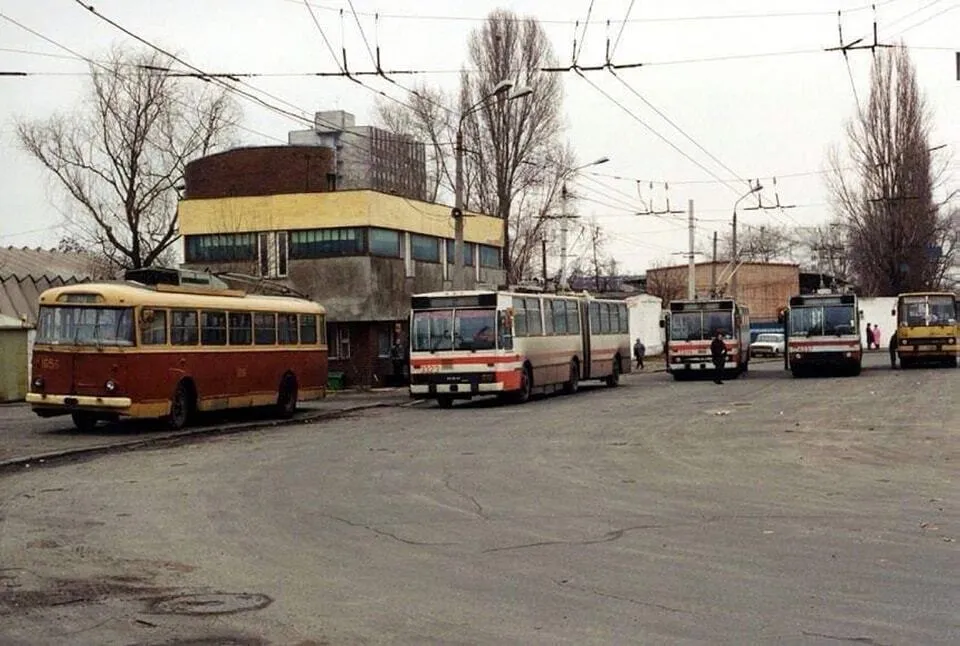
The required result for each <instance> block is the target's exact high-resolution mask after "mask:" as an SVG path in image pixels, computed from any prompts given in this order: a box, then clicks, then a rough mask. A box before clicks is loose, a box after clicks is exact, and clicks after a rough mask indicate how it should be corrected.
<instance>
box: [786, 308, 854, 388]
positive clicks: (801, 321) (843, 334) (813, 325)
mask: <svg viewBox="0 0 960 646" xmlns="http://www.w3.org/2000/svg"><path fill="white" fill-rule="evenodd" d="M783 319H784V326H783V327H784V330H785V331H786V339H787V343H786V351H785V352H784V362H785V364H786V367H787V368H789V369H790V372H792V373H793V376H794V377H800V376H804V375H809V374H815V373H820V372H827V371H833V372H837V371H839V372H842V373H845V374H848V375H851V376H856V375H859V374H860V369H861V365H862V360H863V347H862V346H861V344H860V310H859V306H858V303H857V295H856V294H801V295H799V296H792V297H791V298H790V306H789V307H788V308H786V310H784V312H783Z"/></svg>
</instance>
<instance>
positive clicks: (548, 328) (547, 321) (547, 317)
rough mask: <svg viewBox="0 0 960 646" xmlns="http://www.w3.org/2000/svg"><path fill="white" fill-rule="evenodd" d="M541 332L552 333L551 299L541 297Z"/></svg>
mask: <svg viewBox="0 0 960 646" xmlns="http://www.w3.org/2000/svg"><path fill="white" fill-rule="evenodd" d="M543 333H544V334H553V333H554V329H553V300H551V299H547V298H545V299H543Z"/></svg>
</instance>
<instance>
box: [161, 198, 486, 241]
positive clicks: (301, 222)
mask: <svg viewBox="0 0 960 646" xmlns="http://www.w3.org/2000/svg"><path fill="white" fill-rule="evenodd" d="M179 217H180V233H181V234H182V235H200V234H205V233H242V232H248V231H283V230H291V229H325V228H331V227H368V226H369V227H382V228H384V229H397V230H400V231H410V232H413V233H421V234H424V235H431V236H437V237H441V238H451V239H452V238H453V235H454V232H453V218H452V217H451V216H450V207H449V206H444V205H442V204H432V203H430V202H420V201H417V200H411V199H406V198H403V197H398V196H396V195H387V194H384V193H378V192H376V191H334V192H330V193H296V194H291V195H269V196H263V197H226V198H211V199H203V200H199V199H195V200H182V201H181V202H180V204H179ZM464 239H465V240H466V241H467V242H478V243H481V244H487V245H493V246H498V247H501V246H503V220H501V219H499V218H495V217H492V216H489V215H479V214H473V213H468V214H467V215H466V216H465V217H464Z"/></svg>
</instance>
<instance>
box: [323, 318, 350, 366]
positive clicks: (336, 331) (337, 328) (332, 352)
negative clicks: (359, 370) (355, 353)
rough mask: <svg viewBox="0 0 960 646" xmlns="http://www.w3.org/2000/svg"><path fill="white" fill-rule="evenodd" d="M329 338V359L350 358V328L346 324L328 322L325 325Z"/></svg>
mask: <svg viewBox="0 0 960 646" xmlns="http://www.w3.org/2000/svg"><path fill="white" fill-rule="evenodd" d="M327 339H328V340H329V348H328V356H329V357H330V358H331V359H349V358H350V328H349V327H347V326H346V325H337V324H336V323H330V324H328V325H327Z"/></svg>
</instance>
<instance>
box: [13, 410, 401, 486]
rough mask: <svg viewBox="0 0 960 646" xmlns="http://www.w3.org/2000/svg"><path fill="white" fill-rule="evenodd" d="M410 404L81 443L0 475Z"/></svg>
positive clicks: (16, 462)
mask: <svg viewBox="0 0 960 646" xmlns="http://www.w3.org/2000/svg"><path fill="white" fill-rule="evenodd" d="M414 403H416V402H414ZM410 405H412V404H411V403H410V402H403V403H401V404H390V403H384V402H374V403H371V404H357V405H355V406H350V407H347V408H342V409H339V410H332V411H316V412H312V413H307V414H305V415H303V416H301V417H296V418H293V419H274V420H262V421H255V422H240V423H237V424H224V425H219V426H209V427H205V428H192V429H187V430H180V431H173V432H170V433H164V434H162V435H154V436H151V437H145V438H140V439H135V440H125V441H121V442H110V443H106V444H97V445H96V446H85V447H82V448H75V449H63V450H60V451H50V452H47V453H38V454H35V455H30V456H26V457H19V458H10V459H8V460H3V461H0V475H4V474H6V473H8V472H10V471H13V470H14V469H16V468H17V467H22V468H30V466H31V465H32V464H38V465H42V466H51V465H52V464H57V463H61V462H65V461H68V460H71V459H77V458H87V457H94V456H97V455H104V454H108V453H115V452H120V451H129V450H133V449H140V448H148V447H160V446H166V445H173V444H176V443H178V442H182V441H186V440H190V439H192V438H201V437H215V436H221V435H234V434H237V433H242V432H244V431H253V430H258V429H265V428H276V427H280V426H293V425H294V424H307V423H310V422H315V421H321V420H327V419H338V418H340V417H345V416H347V415H349V414H350V413H355V412H357V411H361V410H368V409H372V408H396V407H407V406H410Z"/></svg>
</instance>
